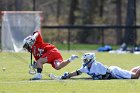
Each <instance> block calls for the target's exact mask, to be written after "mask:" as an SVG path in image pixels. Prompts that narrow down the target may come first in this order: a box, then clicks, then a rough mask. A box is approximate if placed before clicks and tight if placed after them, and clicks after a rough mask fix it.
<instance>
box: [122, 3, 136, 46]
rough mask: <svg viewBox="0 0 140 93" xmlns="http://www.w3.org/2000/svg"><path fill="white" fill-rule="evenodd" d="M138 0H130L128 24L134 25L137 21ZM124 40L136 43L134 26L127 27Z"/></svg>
mask: <svg viewBox="0 0 140 93" xmlns="http://www.w3.org/2000/svg"><path fill="white" fill-rule="evenodd" d="M135 4H136V0H128V5H127V17H126V25H127V26H133V25H135V21H136V18H135V17H136V9H135ZM124 40H125V43H126V44H130V45H132V44H133V45H134V44H135V41H136V32H135V30H134V29H133V28H126V30H125V36H124Z"/></svg>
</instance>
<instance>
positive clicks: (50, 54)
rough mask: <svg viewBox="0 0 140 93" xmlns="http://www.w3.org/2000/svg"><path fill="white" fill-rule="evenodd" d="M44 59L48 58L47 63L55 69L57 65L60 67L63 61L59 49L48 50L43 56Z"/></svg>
mask: <svg viewBox="0 0 140 93" xmlns="http://www.w3.org/2000/svg"><path fill="white" fill-rule="evenodd" d="M42 58H46V62H47V63H49V64H51V65H52V67H53V68H55V67H56V65H59V64H60V63H61V62H62V61H63V58H62V56H61V53H60V51H59V50H58V49H57V48H54V49H51V50H48V51H47V52H46V53H45V54H43V55H42Z"/></svg>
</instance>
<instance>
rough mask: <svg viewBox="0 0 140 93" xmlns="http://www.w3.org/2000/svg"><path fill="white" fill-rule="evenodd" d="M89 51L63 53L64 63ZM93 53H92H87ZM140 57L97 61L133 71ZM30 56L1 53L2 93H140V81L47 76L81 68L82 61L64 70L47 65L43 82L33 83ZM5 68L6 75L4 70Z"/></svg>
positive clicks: (105, 57)
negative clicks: (61, 78) (30, 73)
mask: <svg viewBox="0 0 140 93" xmlns="http://www.w3.org/2000/svg"><path fill="white" fill-rule="evenodd" d="M84 52H85V51H80V52H79V51H78V52H77V51H73V52H71V51H70V52H67V51H62V55H63V57H64V59H67V58H68V57H69V56H70V55H71V54H77V55H78V56H80V57H81V56H82V54H83V53H84ZM87 52H89V51H87ZM139 56H140V55H134V54H120V55H119V54H109V53H96V57H97V58H96V59H97V60H98V61H101V62H103V64H106V65H108V66H110V65H117V66H120V67H122V68H124V69H127V70H130V69H131V68H132V67H134V66H138V65H139V64H140V57H139ZM29 63H30V54H29V53H4V52H2V53H0V93H139V92H140V80H91V79H87V78H89V76H87V75H86V74H82V75H81V76H78V77H74V78H72V79H69V80H63V81H57V80H50V79H49V77H48V76H47V73H54V74H56V75H61V74H63V73H64V72H66V71H68V72H71V71H74V70H76V69H78V68H80V67H81V59H80V58H79V59H77V60H76V61H75V62H72V63H70V64H69V65H68V66H67V67H65V68H63V69H61V70H58V71H56V70H54V69H53V68H52V67H51V66H50V65H49V64H45V65H44V70H43V80H40V81H29V78H31V77H32V75H29V74H28V64H29ZM3 67H5V68H6V71H3V70H2V68H3Z"/></svg>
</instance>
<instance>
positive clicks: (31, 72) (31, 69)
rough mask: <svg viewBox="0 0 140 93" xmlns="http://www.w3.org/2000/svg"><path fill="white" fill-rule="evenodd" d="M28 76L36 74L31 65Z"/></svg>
mask: <svg viewBox="0 0 140 93" xmlns="http://www.w3.org/2000/svg"><path fill="white" fill-rule="evenodd" d="M29 74H31V75H34V74H36V69H35V68H34V67H33V66H32V65H29Z"/></svg>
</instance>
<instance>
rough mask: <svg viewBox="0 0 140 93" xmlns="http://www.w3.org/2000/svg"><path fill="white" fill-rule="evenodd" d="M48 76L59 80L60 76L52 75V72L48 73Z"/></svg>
mask: <svg viewBox="0 0 140 93" xmlns="http://www.w3.org/2000/svg"><path fill="white" fill-rule="evenodd" d="M48 76H49V77H50V78H51V79H52V80H61V76H56V75H54V74H52V73H50V74H49V75H48Z"/></svg>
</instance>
